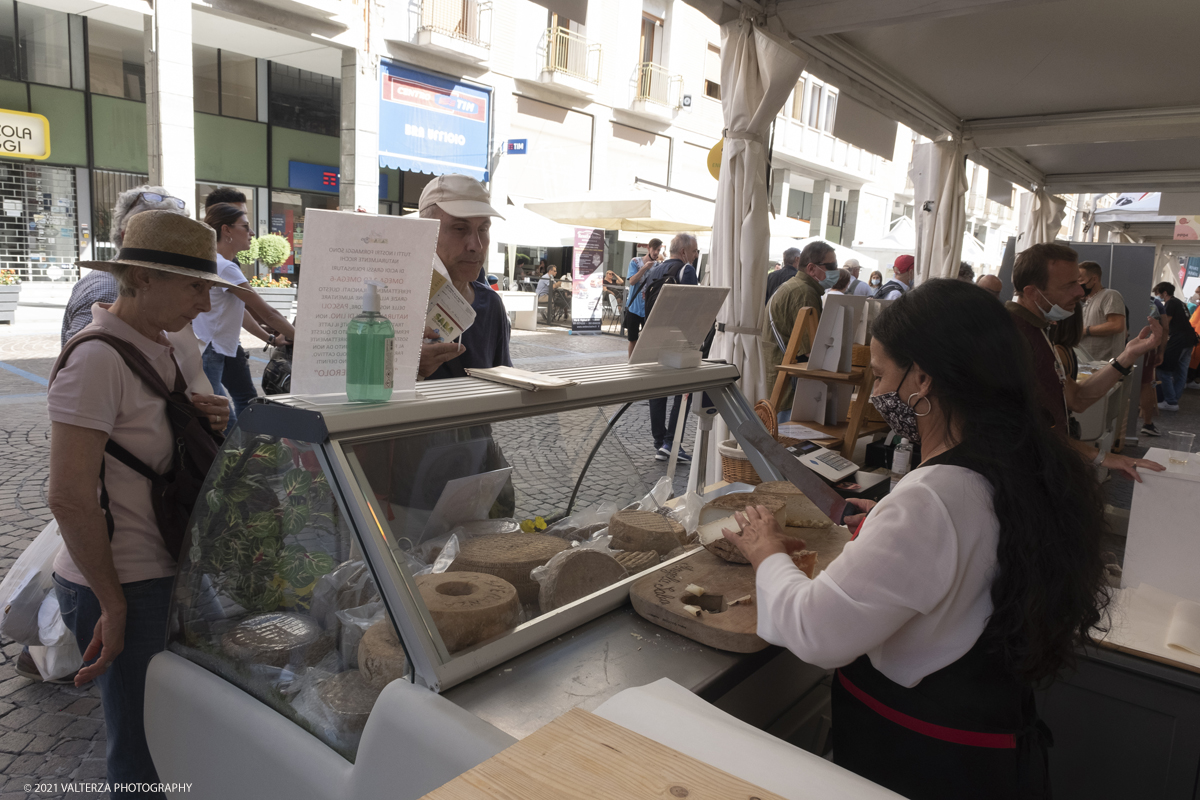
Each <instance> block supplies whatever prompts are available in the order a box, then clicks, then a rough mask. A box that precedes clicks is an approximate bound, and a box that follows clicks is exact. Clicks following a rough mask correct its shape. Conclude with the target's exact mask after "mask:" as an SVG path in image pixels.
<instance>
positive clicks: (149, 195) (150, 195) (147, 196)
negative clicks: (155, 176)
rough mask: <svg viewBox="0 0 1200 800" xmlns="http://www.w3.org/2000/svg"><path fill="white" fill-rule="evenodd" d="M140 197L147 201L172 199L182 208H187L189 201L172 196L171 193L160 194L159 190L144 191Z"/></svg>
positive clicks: (158, 201)
mask: <svg viewBox="0 0 1200 800" xmlns="http://www.w3.org/2000/svg"><path fill="white" fill-rule="evenodd" d="M140 197H141V198H142V199H143V200H145V201H146V202H147V203H161V202H163V201H164V200H172V201H174V203H175V205H177V206H179V207H180V208H187V203H185V202H183V201H182V200H180V199H179V198H178V197H172V196H171V195H169V194H159V193H158V192H142V193H141V195H140Z"/></svg>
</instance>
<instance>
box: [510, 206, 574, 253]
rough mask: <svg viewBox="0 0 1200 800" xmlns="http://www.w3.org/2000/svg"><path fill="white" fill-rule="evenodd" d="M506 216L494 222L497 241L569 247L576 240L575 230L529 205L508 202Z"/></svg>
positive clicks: (537, 245)
mask: <svg viewBox="0 0 1200 800" xmlns="http://www.w3.org/2000/svg"><path fill="white" fill-rule="evenodd" d="M501 213H502V214H504V219H497V220H495V221H494V222H492V231H491V234H492V241H493V242H495V243H497V244H511V245H522V246H525V247H570V246H571V245H573V244H574V243H575V229H574V228H572V227H571V226H570V225H563V224H560V223H558V222H555V221H554V220H551V219H547V218H546V217H544V216H542V215H541V214H537V213H534V212H533V211H530V210H529V209H528V208H521V207H520V206H514V205H506V206H504V208H503V209H502V210H501Z"/></svg>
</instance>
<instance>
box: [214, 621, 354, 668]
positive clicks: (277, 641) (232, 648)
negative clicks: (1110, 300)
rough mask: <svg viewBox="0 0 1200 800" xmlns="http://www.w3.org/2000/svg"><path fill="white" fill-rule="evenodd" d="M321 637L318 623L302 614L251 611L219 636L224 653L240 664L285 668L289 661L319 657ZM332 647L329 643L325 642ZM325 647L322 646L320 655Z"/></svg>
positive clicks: (313, 660)
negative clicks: (232, 627)
mask: <svg viewBox="0 0 1200 800" xmlns="http://www.w3.org/2000/svg"><path fill="white" fill-rule="evenodd" d="M324 638H325V637H322V635H321V626H320V625H319V624H318V623H317V621H316V620H315V619H313V618H312V617H308V616H305V615H303V614H280V613H269V614H255V615H253V616H250V617H247V618H246V619H244V620H242V621H241V622H239V623H238V625H237V626H236V627H235V628H234V629H233V630H231V631H229V632H228V633H226V634H225V635H224V636H222V637H221V650H222V651H223V652H224V653H225V655H227V656H229V657H230V658H232V659H234V660H236V661H239V662H241V663H243V664H270V665H271V666H273V667H285V666H287V665H288V664H289V663H292V662H293V661H296V662H299V661H305V662H308V663H313V662H315V661H316V660H319V656H318V655H317V653H316V651H317V650H320V649H322V644H321V643H322V642H323V641H324ZM328 644H329V646H330V647H331V646H332V642H329V643H328ZM325 652H328V647H326V648H324V652H322V653H320V655H324V654H325Z"/></svg>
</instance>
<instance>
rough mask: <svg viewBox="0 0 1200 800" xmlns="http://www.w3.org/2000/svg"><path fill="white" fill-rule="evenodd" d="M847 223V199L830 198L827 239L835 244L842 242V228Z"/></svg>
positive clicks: (826, 229) (826, 230)
mask: <svg viewBox="0 0 1200 800" xmlns="http://www.w3.org/2000/svg"><path fill="white" fill-rule="evenodd" d="M845 224H846V201H845V200H834V199H833V198H832V197H831V198H830V199H829V214H828V215H827V217H826V225H825V240H826V241H829V242H832V243H833V244H841V243H842V228H843V226H845Z"/></svg>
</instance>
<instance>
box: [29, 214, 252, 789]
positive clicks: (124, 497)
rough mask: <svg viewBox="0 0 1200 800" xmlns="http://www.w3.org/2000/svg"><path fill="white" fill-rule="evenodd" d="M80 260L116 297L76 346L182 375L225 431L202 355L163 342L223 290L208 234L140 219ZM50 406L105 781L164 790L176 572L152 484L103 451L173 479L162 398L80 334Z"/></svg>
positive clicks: (64, 599) (170, 219)
mask: <svg viewBox="0 0 1200 800" xmlns="http://www.w3.org/2000/svg"><path fill="white" fill-rule="evenodd" d="M83 266H85V267H90V268H91V269H101V270H106V271H108V272H111V273H113V275H114V276H115V277H116V278H117V282H118V283H119V285H120V295H119V296H118V297H117V301H116V302H115V303H113V304H111V305H106V304H104V303H97V304H96V305H95V306H94V307H93V309H92V314H93V319H92V323H91V324H90V325H89V326H87V327H86V328H84V330H83V331H81V332H80V334H79V336H78V337H76V338H77V340H78V339H79V338H81V337H83V336H84V335H86V334H88V333H100V334H105V335H108V336H113V337H116V338H119V339H122V340H124V341H125V342H128V343H129V344H131V345H133V347H134V348H136V350H137V351H138V352H139V353H140V354H141V355H142V356H143V357H144V359H145V360H146V361H147V362H149V365H150V366H151V367H152V368H153V369H154V370H156V371H157V372H158V373H159V375H160V376H161V377H162V378H163V380H164V381H165V382H166V384H167V386H172V385H175V378H176V374H177V373H178V374H181V376H182V378H183V380H184V381H185V382H186V383H187V384H188V387H189V389H188V392H187V393H188V394H189V395H190V396H191V400H192V403H193V404H194V405H195V406H196V407H197V408H199V409H200V410H201V411H202V412H204V414H206V415H207V417H208V419H209V421H210V423H211V424H212V426H213V428H214V429H215V430H221V429H222V428H224V426H225V423H226V422H227V421H228V417H229V410H228V401H227V400H226V399H225V398H224V397H218V396H214V395H207V394H193V393H192V390H191V387H192V386H194V385H196V382H197V379H198V378H199V377H200V376H201V375H202V374H203V373H202V372H201V371H200V370H199V369H198V367H199V365H198V363H196V362H195V361H194V360H193V361H192V362H184V363H185V364H187V363H191V364H192V367H191V368H190V369H189V368H187V367H185V368H182V369H181V368H180V367H179V366H178V364H177V362H176V360H175V358H174V356H173V352H172V348H171V347H170V345H169V343H168V341H167V338H166V335H165V334H166V332H168V331H177V330H179V329H181V328H183V327H184V326H185V325H187V324H188V322H190V321H191V320H193V319H195V318H196V316H197V315H198V314H201V313H203V312H205V311H207V310H208V309H209V295H208V290H209V287H211V286H213V285H225V284H226V282H225V281H224V280H223V279H222V278H220V277H219V276H218V275H217V263H216V237H215V235H214V233H213V230H212V229H211V228H209V227H208V226H207V225H205V224H204V223H202V222H196V221H195V220H192V219H189V218H188V217H185V216H182V215H179V214H175V213H171V212H170V211H145V212H143V213H141V214H138V215H137V216H135V217H133V218H132V219H131V220H130V221H129V227H128V229H127V230H126V233H125V240H124V242H123V244H122V247H121V250H120V252H119V253H118V255H117V258H116V260H114V261H101V262H84V263H83ZM189 373H190V374H189ZM47 406H48V408H49V412H50V422H51V440H50V487H49V498H48V502H49V506H50V510H51V511H52V512H53V513H54V518H55V520H57V522H58V525H59V528H60V529H61V531H62V536H63V542H64V543H65V545H66V547H65V548H63V549H62V550H60V551H59V554H58V557H57V558H56V559H55V561H54V581H55V585H56V591H57V594H58V601H59V607H60V609H61V610H62V616H63V621H64V622H65V623H66V625H67V627H68V628H70V629H71V630H72V632H73V633H74V634H75V638H76V639H77V641H78V642H79V648H80V651H81V652H82V653H83V660H84V666H83V667H82V668H81V669H80V670H79V673H78V675H77V676H76V678H75V685H76V686H83V685H84V684H85V683H87V682H88V681H90V680H95V681H96V683H97V684H98V685H99V687H100V697H101V701H102V703H103V707H104V721H105V727H106V731H107V738H108V780H109V782H110V783H114V784H115V783H129V784H132V783H155V782H157V780H158V777H157V773H156V772H155V769H154V763H153V761H152V760H151V758H150V751H149V749H148V747H147V745H146V737H145V731H144V729H143V727H142V702H143V694H144V689H145V680H146V668H147V666H148V665H149V662H150V657H151V656H153V655H154V654H155V653H157V652H159V651H160V650H162V649H163V645H164V642H165V640H166V633H167V607H168V603H169V600H170V594H171V586H172V583H173V581H174V576H175V568H176V566H175V560H174V559H173V558H172V557H171V555H170V553H169V552H168V550H167V546H166V544H165V543H164V541H163V538H162V535H161V533H160V531H159V528H158V524H157V522H156V519H155V513H154V509H153V507H152V505H151V493H150V482H149V481H148V480H147V479H145V478H143V477H142V476H141V475H139V474H138V473H136V472H134V471H133V470H132V469H130V468H129V467H127V466H125V464H123V463H122V462H121V461H118V460H117V459H115V458H113V457H111V456H109V455H106V452H105V447H106V445H107V444H108V441H109V440H110V439H111V440H112V442H113V443H114V444H119V445H121V446H122V447H124V448H125V449H126V450H128V451H129V452H130V453H132V454H133V456H134V457H136V458H137V459H140V460H141V461H142V462H143V463H144V464H145V465H146V466H148V467H149V468H150V469H153V470H155V471H156V472H158V473H159V474H163V473H165V472H166V471H167V470H168V469H169V468H170V466H171V463H172V451H173V444H174V443H173V441H172V439H173V436H172V429H171V425H170V422H169V421H168V419H167V413H166V402H165V401H164V400H163V399H162V398H161V396H160V395H158V394H156V393H155V392H154V391H153V390H151V389H150V388H149V387H148V386H147V385H146V384H145V383H144V382H143V381H142V379H141V378H139V377H138V376H137V374H136V373H134V372H133V370H132V369H130V367H129V366H127V364H126V361H125V359H124V358H123V357H122V356H121V355H120V354H119V353H118V351H117V350H116V349H115V348H114V347H113V346H112V345H110V344H108V343H107V342H104V341H99V340H91V341H86V340H85V341H82V342H81V343H79V344H77V345H76V346H75V347H74V349H73V350H68V351H65V352H64V354H63V356H60V358H59V362H58V363H57V364H56V365H55V373H54V374H53V375H52V376H51V384H50V388H49V393H48V397H47ZM101 479H102V483H101ZM101 486H103V490H104V492H106V498H105V499H106V501H107V506H108V510H109V512H110V513H111V517H112V522H113V527H112V531H113V532H112V535H111V539H110V536H109V529H108V525H107V522H106V516H105V513H104V511H103V510H102V501H101V498H100V489H101ZM89 662H90V663H89ZM113 796H114V797H115V796H119V793H118V792H115V791H114V792H113Z"/></svg>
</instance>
